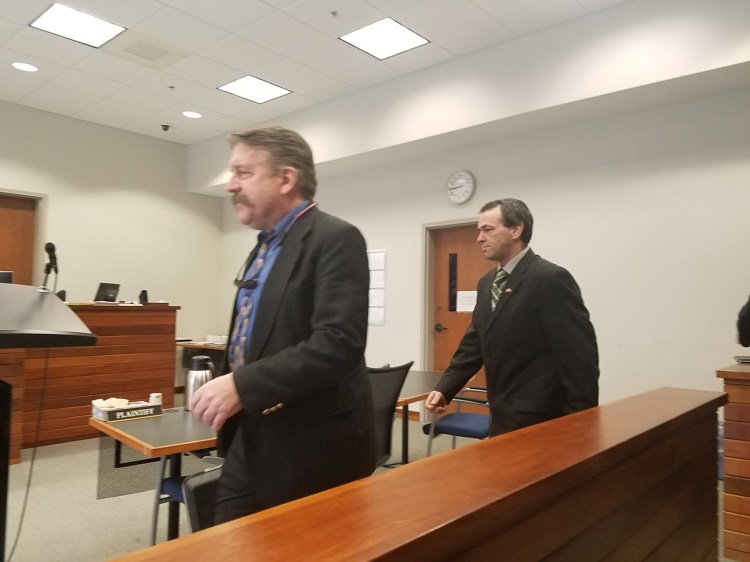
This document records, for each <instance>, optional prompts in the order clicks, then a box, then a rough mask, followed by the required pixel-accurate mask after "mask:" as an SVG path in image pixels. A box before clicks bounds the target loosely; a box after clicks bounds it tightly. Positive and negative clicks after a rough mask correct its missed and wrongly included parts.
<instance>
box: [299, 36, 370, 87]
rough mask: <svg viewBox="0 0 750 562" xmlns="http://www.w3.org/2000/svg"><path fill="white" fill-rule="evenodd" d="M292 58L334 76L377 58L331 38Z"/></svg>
mask: <svg viewBox="0 0 750 562" xmlns="http://www.w3.org/2000/svg"><path fill="white" fill-rule="evenodd" d="M292 58H293V59H294V60H296V61H298V62H301V63H302V64H305V65H307V66H309V67H310V68H313V69H315V70H317V71H319V72H322V73H323V74H326V75H327V76H331V77H333V78H336V77H337V76H338V75H339V74H342V73H347V72H351V71H352V70H355V69H357V68H359V67H361V66H364V65H367V64H370V63H371V62H372V61H373V60H377V59H375V57H373V56H371V55H368V54H367V53H365V52H364V51H360V50H359V49H357V48H356V47H352V46H351V45H349V44H348V43H345V42H344V41H342V40H340V39H329V40H327V41H326V42H325V43H322V44H320V45H318V46H316V47H314V48H311V49H307V50H305V51H302V52H299V53H297V54H296V55H294V56H292Z"/></svg>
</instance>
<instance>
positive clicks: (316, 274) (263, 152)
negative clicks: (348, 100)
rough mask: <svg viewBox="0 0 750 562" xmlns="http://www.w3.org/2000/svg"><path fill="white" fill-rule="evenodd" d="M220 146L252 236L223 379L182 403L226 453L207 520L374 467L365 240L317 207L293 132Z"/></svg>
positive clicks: (252, 134)
mask: <svg viewBox="0 0 750 562" xmlns="http://www.w3.org/2000/svg"><path fill="white" fill-rule="evenodd" d="M230 143H231V145H232V154H231V158H230V171H231V179H230V181H229V183H228V185H227V191H228V192H229V193H231V194H232V200H233V203H234V206H235V210H236V212H237V216H238V219H239V220H240V222H241V223H243V224H245V225H247V226H249V227H252V228H255V229H257V230H260V231H261V232H260V234H259V244H258V246H257V247H256V248H255V250H253V252H252V253H251V254H250V257H249V258H248V260H247V262H246V264H245V266H244V267H243V270H242V272H241V275H240V276H239V278H238V279H237V280H236V281H235V283H236V284H237V286H238V287H239V290H238V293H237V301H236V304H235V309H234V313H233V315H232V325H231V328H230V334H231V336H230V341H229V345H228V353H227V363H228V366H227V367H226V368H225V371H231V372H229V373H227V374H225V375H224V376H220V377H217V378H215V379H213V380H212V381H210V382H208V383H207V384H205V385H203V386H202V387H201V388H200V389H198V391H197V392H196V393H195V395H194V397H193V400H192V403H191V406H192V412H193V414H194V415H195V416H196V417H197V418H198V419H200V420H201V421H203V422H204V423H206V424H209V425H211V426H212V427H213V428H214V429H215V430H217V431H219V448H220V452H222V453H223V454H224V455H225V457H226V460H225V463H224V466H223V471H222V475H221V479H220V482H219V492H218V502H217V513H216V521H217V523H221V522H224V521H229V520H231V519H235V518H237V517H240V516H242V515H246V514H249V513H253V512H256V511H259V510H262V509H266V508H268V507H272V506H274V505H278V504H281V503H284V502H287V501H291V500H294V499H297V498H300V497H303V496H306V495H309V494H312V493H315V492H318V491H321V490H325V489H327V488H331V487H334V486H338V485H340V484H344V483H346V482H350V481H352V480H355V479H357V478H362V477H364V476H367V475H369V474H371V473H372V471H373V470H374V468H375V448H374V433H373V431H374V430H373V427H374V422H373V418H372V397H371V394H370V386H369V379H368V378H367V371H366V367H365V361H364V350H365V342H366V337H367V312H368V310H367V309H368V290H369V269H368V264H367V253H366V247H365V241H364V238H363V237H362V235H361V234H360V232H359V231H358V230H357V229H356V228H355V227H354V226H352V225H350V224H348V223H346V222H344V221H342V220H340V219H338V218H335V217H333V216H331V215H328V214H326V213H324V212H322V211H320V210H318V209H317V208H316V206H315V203H313V197H314V195H315V187H316V179H315V168H314V164H313V157H312V151H311V150H310V147H309V146H308V144H307V143H306V142H305V141H304V139H302V137H300V136H299V135H298V134H297V133H295V132H293V131H289V130H286V129H282V128H269V129H259V130H253V131H248V132H245V133H241V134H236V135H233V136H232V137H230Z"/></svg>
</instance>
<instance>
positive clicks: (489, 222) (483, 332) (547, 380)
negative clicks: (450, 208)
mask: <svg viewBox="0 0 750 562" xmlns="http://www.w3.org/2000/svg"><path fill="white" fill-rule="evenodd" d="M533 226H534V219H533V217H532V216H531V212H530V211H529V208H528V207H527V206H526V204H525V203H524V202H523V201H519V200H518V199H510V198H508V199H500V200H497V201H491V202H489V203H487V204H486V205H484V206H483V207H482V209H481V210H480V213H479V222H478V224H477V228H478V229H479V236H478V237H477V242H479V245H480V248H481V251H482V253H483V254H484V257H485V258H487V259H488V260H491V261H494V262H497V264H498V265H497V267H494V268H493V269H492V270H491V271H490V272H488V273H487V274H486V275H485V276H484V277H482V278H481V279H480V280H479V284H478V286H477V303H476V306H475V307H474V313H473V315H472V320H471V324H469V327H468V329H467V330H466V333H465V334H464V336H463V338H462V340H461V343H460V345H459V347H458V350H457V351H456V352H455V354H454V355H453V358H452V360H451V363H450V366H449V367H448V369H446V371H445V373H443V376H442V377H441V378H440V381H439V382H438V384H437V386H436V387H435V390H433V391H432V392H431V393H430V395H429V396H428V397H427V401H426V403H425V404H426V407H427V409H428V410H429V411H431V412H438V413H439V412H443V411H444V410H445V406H446V404H447V403H449V402H450V401H451V400H452V399H453V397H454V396H455V395H456V394H457V393H458V392H459V391H460V390H461V389H462V388H463V387H464V385H465V384H466V383H468V382H469V379H471V378H472V377H473V376H474V375H475V374H476V373H477V371H479V369H480V368H481V367H482V366H484V368H485V373H486V375H487V396H488V399H489V401H490V414H491V422H490V435H491V436H493V435H499V434H501V433H505V432H508V431H512V430H514V429H519V428H522V427H526V426H529V425H532V424H535V423H539V422H543V421H546V420H550V419H553V418H556V417H559V416H562V415H565V414H570V413H572V412H577V411H579V410H584V409H586V408H591V407H593V406H596V405H597V404H598V400H599V384H598V379H599V366H598V365H599V357H598V350H597V345H596V336H595V334H594V328H593V326H592V325H591V322H590V321H589V313H588V311H587V310H586V307H585V306H584V304H583V299H582V298H581V291H580V289H579V288H578V285H577V284H576V282H575V280H574V279H573V277H572V276H571V275H570V273H568V271H566V270H565V269H563V268H562V267H560V266H558V265H555V264H553V263H551V262H548V261H547V260H544V259H542V258H541V256H538V255H536V254H535V253H534V252H533V251H532V250H531V248H530V247H529V245H528V244H529V241H530V240H531V234H532V229H533Z"/></svg>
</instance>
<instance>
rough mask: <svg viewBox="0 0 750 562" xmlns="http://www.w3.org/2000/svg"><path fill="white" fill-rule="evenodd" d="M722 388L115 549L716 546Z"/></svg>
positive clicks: (608, 408) (470, 449)
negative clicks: (175, 536)
mask: <svg viewBox="0 0 750 562" xmlns="http://www.w3.org/2000/svg"><path fill="white" fill-rule="evenodd" d="M725 402H726V396H725V395H724V394H722V393H719V392H706V391H697V390H685V389H675V388H662V389H657V390H653V391H650V392H646V393H643V394H640V395H636V396H633V397H630V398H626V399H624V400H619V401H617V402H613V403H611V404H606V405H604V406H600V407H598V408H593V409H590V410H587V411H584V412H579V413H576V414H573V415H570V416H566V417H563V418H559V419H556V420H552V421H550V422H547V423H544V424H539V425H536V426H532V427H528V428H525V429H522V430H519V431H515V432H512V433H509V434H506V435H501V436H498V437H495V438H492V439H489V440H486V441H481V442H477V443H475V444H471V445H467V446H465V447H462V448H460V449H456V450H454V451H449V452H447V453H443V454H440V455H436V456H434V457H431V458H427V459H424V460H420V461H417V462H414V463H411V464H408V465H405V466H400V467H398V468H395V469H391V470H388V471H385V472H380V473H378V474H376V475H374V476H371V477H369V478H365V479H362V480H359V481H357V482H353V483H350V484H347V485H344V486H340V487H338V488H334V489H332V490H328V491H326V492H322V493H320V494H316V495H314V496H310V497H307V498H303V499H301V500H297V501H295V502H291V503H288V504H285V505H282V506H278V507H276V508H272V509H269V510H266V511H263V512H260V513H257V514H254V515H250V516H247V517H244V518H241V519H238V520H236V521H232V522H229V523H225V524H223V525H219V526H216V527H212V528H210V529H206V530H204V531H201V532H198V533H195V534H192V535H188V536H185V537H182V538H180V539H177V540H174V541H170V542H167V543H162V544H160V545H157V546H155V547H151V548H148V549H144V550H141V551H138V552H135V553H133V554H131V555H128V556H125V557H122V558H120V559H119V560H123V561H134V560H159V561H164V560H175V561H177V560H211V559H221V560H251V561H252V560H320V561H326V562H329V561H337V560H373V559H384V560H404V561H415V560H419V561H420V562H421V561H426V560H450V561H454V560H467V561H472V562H474V561H478V560H493V561H496V560H512V561H513V562H520V561H524V560H539V559H541V558H544V557H547V556H549V557H551V558H553V559H560V560H598V559H600V558H603V557H604V556H606V555H607V554H609V555H616V556H615V557H616V558H617V559H621V560H628V561H633V560H641V559H644V558H646V557H647V556H651V557H654V558H658V559H659V560H680V561H684V560H716V559H717V557H718V546H717V536H718V528H717V525H718V523H717V519H718V517H717V499H718V498H717V472H716V460H717V448H716V430H717V416H716V410H717V408H718V407H720V406H722V405H723V404H724V403H725Z"/></svg>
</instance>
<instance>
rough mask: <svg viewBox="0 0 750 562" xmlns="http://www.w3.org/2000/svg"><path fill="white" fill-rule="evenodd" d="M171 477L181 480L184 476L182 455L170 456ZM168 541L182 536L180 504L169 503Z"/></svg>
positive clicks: (176, 502) (175, 502)
mask: <svg viewBox="0 0 750 562" xmlns="http://www.w3.org/2000/svg"><path fill="white" fill-rule="evenodd" d="M169 476H170V477H171V478H179V477H180V476H182V453H175V454H173V455H170V456H169ZM167 523H168V527H167V540H172V539H176V538H177V537H179V536H180V502H178V501H172V500H170V501H169V519H168V521H167Z"/></svg>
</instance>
